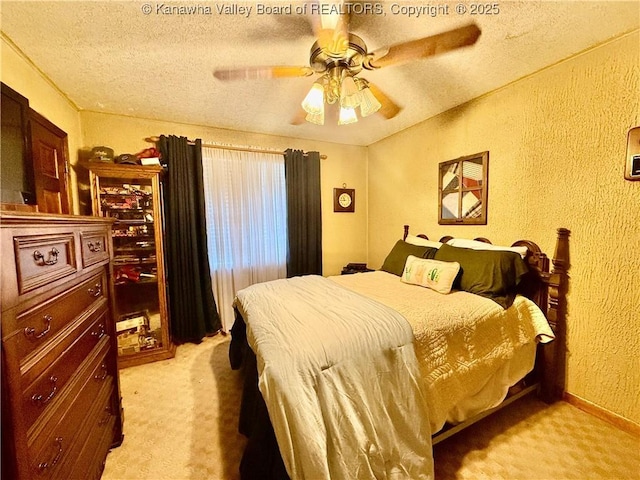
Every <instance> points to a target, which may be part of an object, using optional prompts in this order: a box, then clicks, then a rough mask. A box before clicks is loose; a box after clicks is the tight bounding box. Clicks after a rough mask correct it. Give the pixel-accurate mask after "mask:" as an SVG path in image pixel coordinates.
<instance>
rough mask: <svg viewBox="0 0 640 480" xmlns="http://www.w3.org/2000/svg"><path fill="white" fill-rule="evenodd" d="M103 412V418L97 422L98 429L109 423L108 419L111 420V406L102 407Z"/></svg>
mask: <svg viewBox="0 0 640 480" xmlns="http://www.w3.org/2000/svg"><path fill="white" fill-rule="evenodd" d="M104 412H105V414H104V416H103V417H102V418H101V419H100V421H99V422H98V426H99V427H101V426H103V425H105V424H107V423H108V422H109V419H110V418H111V405H107V406H106V407H104Z"/></svg>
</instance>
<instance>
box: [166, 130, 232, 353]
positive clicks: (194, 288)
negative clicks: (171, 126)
mask: <svg viewBox="0 0 640 480" xmlns="http://www.w3.org/2000/svg"><path fill="white" fill-rule="evenodd" d="M158 147H159V149H160V152H161V153H162V159H163V160H162V161H163V163H164V164H165V165H166V166H167V167H168V170H169V173H168V175H167V180H166V182H165V202H164V205H165V218H166V225H165V232H166V234H165V238H166V242H165V252H166V257H167V258H166V263H167V271H168V283H169V307H170V311H171V333H172V335H173V338H174V339H175V340H176V341H177V342H199V341H201V340H202V339H203V338H204V337H205V336H206V335H212V334H214V333H216V332H217V331H218V330H220V328H221V322H220V316H219V315H218V308H217V306H216V303H215V300H214V298H213V290H212V289H211V275H210V272H209V257H208V253H207V228H206V221H205V208H204V184H203V180H202V141H201V140H196V141H195V145H190V144H189V142H188V140H187V139H186V138H185V137H176V136H173V135H170V136H164V135H163V136H161V137H160V141H159V142H158Z"/></svg>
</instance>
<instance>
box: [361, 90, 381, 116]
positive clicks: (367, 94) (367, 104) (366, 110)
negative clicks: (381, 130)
mask: <svg viewBox="0 0 640 480" xmlns="http://www.w3.org/2000/svg"><path fill="white" fill-rule="evenodd" d="M360 96H361V98H362V101H361V102H360V115H362V116H363V117H368V116H369V115H371V114H373V113H376V112H377V111H378V110H380V108H382V104H381V103H380V102H379V101H378V99H377V98H376V96H375V95H374V94H373V92H372V91H371V90H370V89H369V87H367V86H365V87H364V88H363V89H362V90H361V91H360Z"/></svg>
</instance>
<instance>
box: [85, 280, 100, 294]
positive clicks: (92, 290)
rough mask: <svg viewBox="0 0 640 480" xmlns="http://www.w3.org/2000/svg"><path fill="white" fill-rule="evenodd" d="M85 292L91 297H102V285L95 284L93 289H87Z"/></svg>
mask: <svg viewBox="0 0 640 480" xmlns="http://www.w3.org/2000/svg"><path fill="white" fill-rule="evenodd" d="M87 292H89V295H91V296H92V297H99V296H100V295H102V285H101V284H100V283H96V285H95V287H92V288H89V289H87Z"/></svg>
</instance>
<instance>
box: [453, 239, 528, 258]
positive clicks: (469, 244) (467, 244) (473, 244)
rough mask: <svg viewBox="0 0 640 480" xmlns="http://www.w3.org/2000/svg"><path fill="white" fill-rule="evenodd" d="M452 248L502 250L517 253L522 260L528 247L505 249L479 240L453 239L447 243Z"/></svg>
mask: <svg viewBox="0 0 640 480" xmlns="http://www.w3.org/2000/svg"><path fill="white" fill-rule="evenodd" d="M447 244H448V245H451V246H452V247H462V248H471V249H473V250H502V251H506V252H515V253H517V254H518V255H520V256H521V257H522V258H524V257H526V256H527V247H503V246H500V245H491V244H490V243H486V242H480V241H478V240H467V239H466V238H452V239H450V240H449V241H447Z"/></svg>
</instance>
